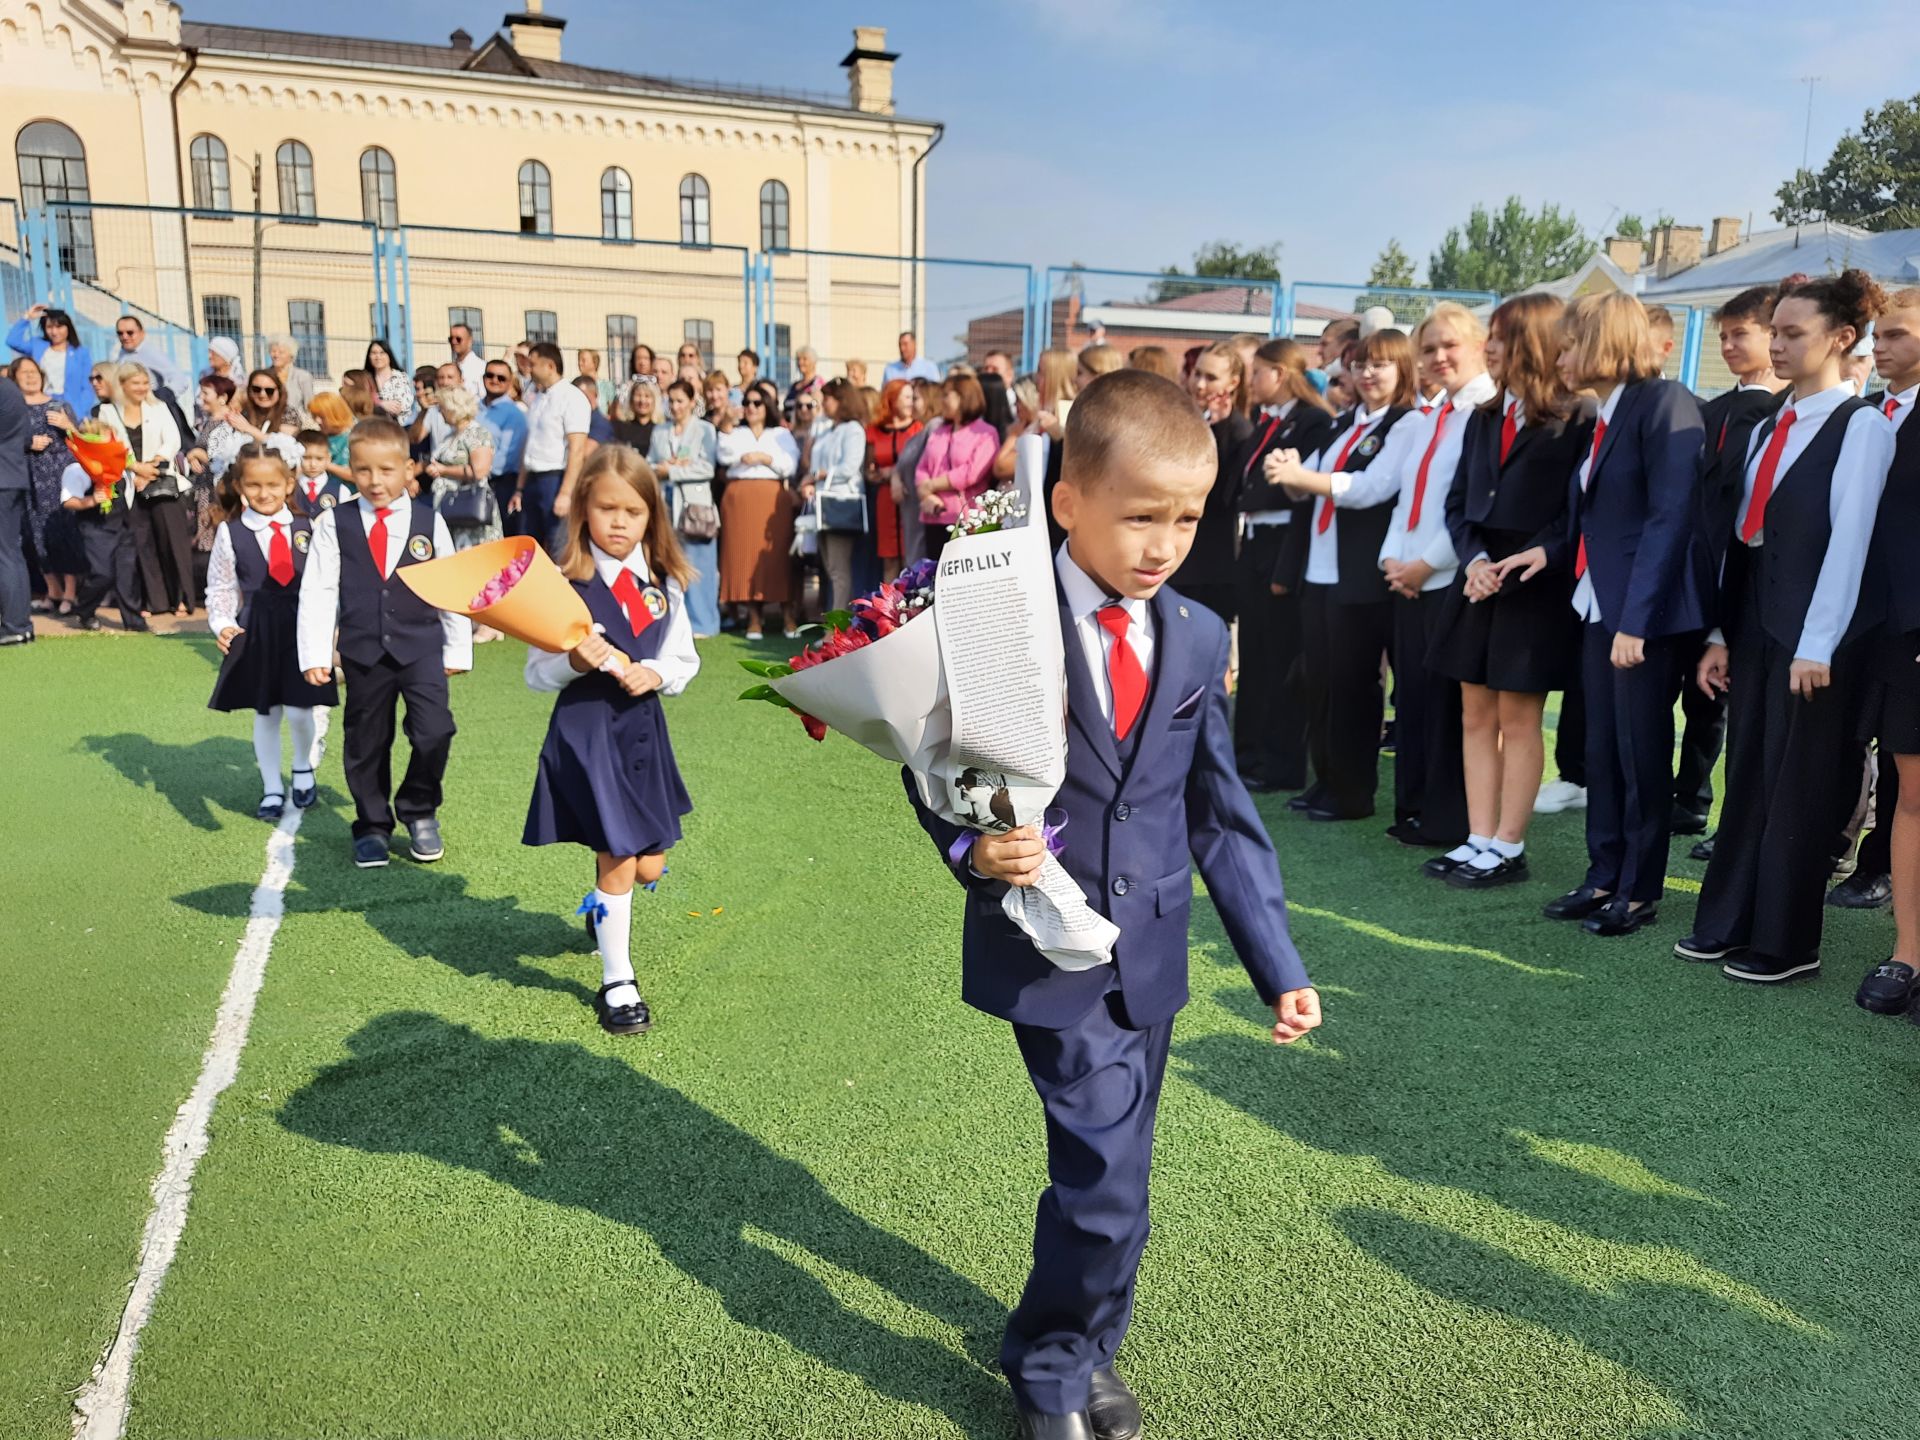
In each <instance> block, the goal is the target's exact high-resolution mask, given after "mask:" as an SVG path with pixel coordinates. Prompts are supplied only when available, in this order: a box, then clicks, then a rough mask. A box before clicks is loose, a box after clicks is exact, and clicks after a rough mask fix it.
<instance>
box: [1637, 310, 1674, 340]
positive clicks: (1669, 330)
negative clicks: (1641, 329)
mask: <svg viewBox="0 0 1920 1440" xmlns="http://www.w3.org/2000/svg"><path fill="white" fill-rule="evenodd" d="M1640 308H1641V309H1643V310H1645V311H1646V312H1647V329H1649V330H1651V331H1652V332H1653V338H1654V340H1655V342H1656V343H1657V342H1658V341H1660V340H1663V339H1664V340H1671V339H1672V338H1673V312H1672V311H1671V310H1669V309H1667V307H1666V306H1664V305H1661V304H1657V303H1656V302H1654V301H1652V300H1643V301H1642V302H1641V304H1640Z"/></svg>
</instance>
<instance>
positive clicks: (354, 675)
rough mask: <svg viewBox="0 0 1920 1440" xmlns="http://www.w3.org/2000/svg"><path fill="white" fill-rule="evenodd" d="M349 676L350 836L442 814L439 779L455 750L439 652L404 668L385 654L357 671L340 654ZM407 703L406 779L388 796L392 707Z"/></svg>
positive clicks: (388, 832) (347, 763)
mask: <svg viewBox="0 0 1920 1440" xmlns="http://www.w3.org/2000/svg"><path fill="white" fill-rule="evenodd" d="M340 668H341V670H342V671H343V672H344V673H345V675H346V677H347V693H346V703H345V706H344V710H345V715H344V718H345V720H346V726H347V738H346V745H345V751H346V754H345V758H344V760H343V762H342V768H343V769H345V771H346V774H347V790H348V791H349V793H351V794H352V796H353V807H354V820H353V835H354V838H355V839H356V840H357V839H359V838H360V837H361V836H362V835H391V834H392V833H393V822H394V817H395V816H396V815H397V816H398V817H399V820H400V823H401V824H402V825H407V824H411V823H412V822H413V821H415V820H430V819H432V818H433V816H434V813H435V812H436V811H438V810H439V808H440V786H441V781H442V780H443V779H444V778H445V777H446V773H447V755H448V752H449V751H450V750H451V749H452V748H453V735H454V727H453V711H452V709H451V708H450V707H449V706H448V704H447V672H446V667H445V666H444V665H443V664H442V663H441V657H440V652H439V651H438V650H435V651H434V652H433V654H432V655H430V656H427V657H425V658H423V659H420V660H416V661H413V662H412V663H411V664H404V665H403V664H402V663H401V662H400V661H398V660H395V659H394V658H393V657H392V656H391V655H383V656H381V657H380V660H379V661H378V663H376V664H373V665H357V664H355V663H354V662H353V661H351V660H348V659H346V658H345V657H344V656H343V657H342V658H341V661H340ZM396 700H405V701H406V702H407V713H406V719H405V721H404V722H403V725H404V729H405V731H406V736H407V744H408V745H409V746H411V747H412V750H413V753H412V754H411V755H410V756H408V758H407V773H406V775H405V777H404V778H403V779H402V780H401V781H400V789H399V792H398V793H397V794H393V798H392V802H391V803H389V801H388V796H389V794H392V793H393V720H394V702H395V701H396Z"/></svg>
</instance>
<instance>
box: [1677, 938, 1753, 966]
mask: <svg viewBox="0 0 1920 1440" xmlns="http://www.w3.org/2000/svg"><path fill="white" fill-rule="evenodd" d="M1746 948H1747V947H1746V946H1744V945H1735V944H1734V943H1733V942H1732V941H1730V940H1722V939H1721V938H1720V937H1719V936H1717V935H1702V934H1701V933H1700V932H1699V931H1695V932H1694V933H1693V934H1691V935H1686V936H1683V937H1681V939H1680V941H1679V942H1678V943H1677V944H1676V945H1675V946H1674V947H1673V953H1674V954H1676V955H1678V956H1679V957H1680V958H1681V959H1682V960H1698V961H1700V962H1701V963H1703V964H1710V963H1712V962H1713V961H1715V960H1724V959H1726V958H1727V957H1728V956H1729V955H1739V954H1741V953H1743V952H1744V951H1745V950H1746Z"/></svg>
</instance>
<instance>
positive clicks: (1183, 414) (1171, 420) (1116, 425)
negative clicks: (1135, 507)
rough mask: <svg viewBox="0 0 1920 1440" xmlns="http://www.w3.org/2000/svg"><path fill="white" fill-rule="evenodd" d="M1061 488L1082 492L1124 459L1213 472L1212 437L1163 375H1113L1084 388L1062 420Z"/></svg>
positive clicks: (1188, 402) (1195, 410)
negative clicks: (1064, 486) (1064, 433)
mask: <svg viewBox="0 0 1920 1440" xmlns="http://www.w3.org/2000/svg"><path fill="white" fill-rule="evenodd" d="M1065 445H1066V448H1065V449H1064V451H1063V452H1062V459H1061V467H1060V478H1061V480H1062V482H1063V483H1065V484H1068V485H1074V486H1081V487H1084V486H1087V485H1089V484H1092V483H1095V482H1097V481H1099V480H1100V479H1102V478H1103V477H1104V476H1105V475H1106V474H1107V473H1108V471H1109V470H1110V469H1111V468H1112V465H1113V462H1114V461H1115V460H1116V459H1118V458H1119V457H1120V456H1122V455H1125V456H1127V457H1129V458H1131V459H1137V460H1143V461H1149V462H1152V461H1164V462H1167V463H1171V464H1176V465H1192V466H1194V467H1195V468H1196V469H1206V470H1213V469H1214V468H1215V467H1216V466H1217V465H1218V463H1219V452H1218V450H1217V449H1216V448H1215V446H1214V443H1213V432H1212V431H1211V430H1210V429H1208V428H1207V422H1206V420H1205V419H1204V418H1203V417H1202V416H1201V414H1200V411H1199V409H1198V408H1197V407H1196V406H1195V405H1194V403H1193V399H1192V397H1191V396H1189V395H1188V394H1187V392H1186V391H1185V390H1183V389H1181V388H1180V386H1179V385H1177V384H1175V383H1174V382H1173V381H1172V380H1169V379H1167V378H1166V377H1165V376H1163V375H1155V374H1152V373H1151V372H1149V371H1146V370H1113V371H1109V372H1108V373H1107V374H1105V375H1101V376H1099V377H1097V378H1096V379H1094V380H1091V381H1089V382H1088V384H1087V387H1086V389H1084V390H1082V391H1081V392H1080V394H1079V397H1078V398H1077V399H1076V400H1075V401H1074V402H1073V409H1072V411H1070V412H1069V413H1068V415H1067V434H1066V442H1065Z"/></svg>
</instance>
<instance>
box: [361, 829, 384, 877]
mask: <svg viewBox="0 0 1920 1440" xmlns="http://www.w3.org/2000/svg"><path fill="white" fill-rule="evenodd" d="M387 843H388V842H387V837H386V836H384V835H362V836H359V837H358V838H357V839H355V840H354V842H353V863H354V864H355V865H358V866H359V867H360V868H361V869H362V870H381V869H384V868H386V863H387Z"/></svg>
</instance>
